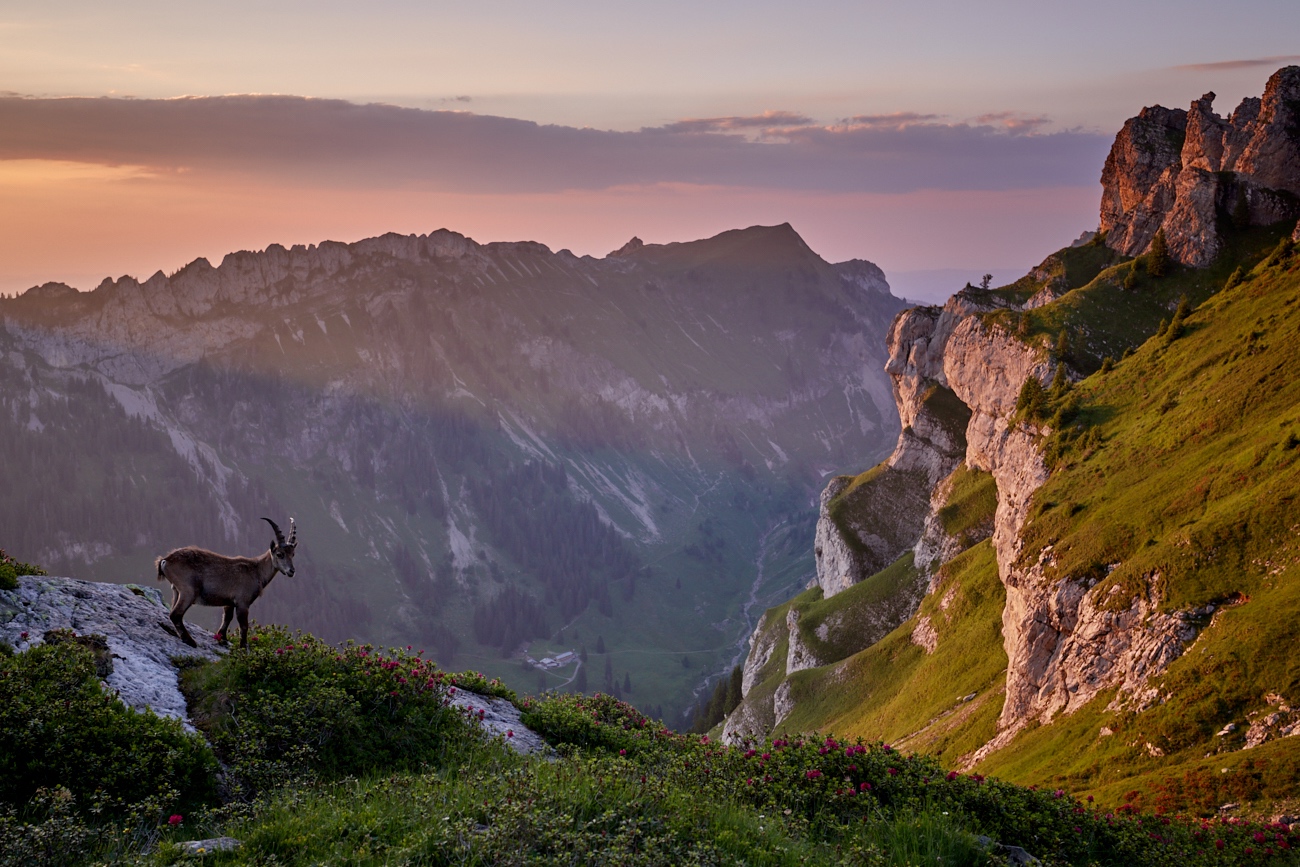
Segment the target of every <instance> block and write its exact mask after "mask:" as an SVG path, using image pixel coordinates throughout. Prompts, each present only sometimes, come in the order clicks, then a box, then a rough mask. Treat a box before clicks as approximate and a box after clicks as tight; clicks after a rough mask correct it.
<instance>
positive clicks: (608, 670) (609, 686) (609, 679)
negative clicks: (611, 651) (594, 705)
mask: <svg viewBox="0 0 1300 867" xmlns="http://www.w3.org/2000/svg"><path fill="white" fill-rule="evenodd" d="M613 689H614V665H613V663H611V662H610V661H609V657H608V656H607V657H605V691H606V692H612V691H613Z"/></svg>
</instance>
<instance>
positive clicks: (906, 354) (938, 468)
mask: <svg viewBox="0 0 1300 867" xmlns="http://www.w3.org/2000/svg"><path fill="white" fill-rule="evenodd" d="M971 309H974V306H973V304H972V301H971V300H970V299H965V298H961V297H960V296H954V299H953V300H950V301H949V302H948V304H947V305H945V306H944V307H943V308H938V307H917V308H913V309H911V310H906V311H904V312H903V313H900V314H899V315H898V316H897V317H896V318H895V319H894V322H893V325H891V326H890V329H889V337H888V344H887V348H888V351H889V360H888V361H887V362H886V364H885V372H886V373H888V374H889V377H890V380H891V383H892V386H893V391H894V400H895V402H896V403H897V405H898V411H899V416H900V421H901V422H902V431H901V432H900V433H899V435H898V442H897V443H896V444H895V446H894V451H893V452H892V453H891V454H890V456H889V458H888V459H887V460H886V461H885V462H884V463H882V464H880V465H879V466H878V467H876V468H874V469H872V470H870V471H868V472H867V473H864V474H863V475H861V476H858V477H856V478H854V477H849V476H841V477H839V478H836V479H833V480H832V481H831V483H830V484H829V485H827V487H826V489H825V490H824V491H822V497H821V512H820V515H819V519H818V522H817V534H816V539H815V543H814V553H815V555H816V559H817V583H818V584H819V585H820V586H821V588H822V592H823V593H824V594H825V595H826V596H828V597H829V596H834V595H835V594H836V593H839V592H841V591H843V590H845V589H847V588H848V587H851V586H853V585H854V584H857V583H858V582H860V581H862V580H864V579H865V578H868V577H870V576H871V575H873V574H875V573H876V572H879V571H880V570H881V569H883V568H885V567H886V566H888V565H889V564H890V563H892V562H894V561H895V560H897V559H898V558H899V557H900V556H901V555H902V554H903V553H904V552H906V551H907V550H908V549H909V548H912V547H913V546H914V545H915V544H916V542H917V539H918V538H919V537H920V536H921V534H922V531H923V529H924V526H925V520H926V516H927V515H928V514H929V513H930V491H931V490H932V489H933V488H934V486H935V485H936V484H938V483H939V481H940V480H942V479H943V478H945V477H946V476H947V475H948V474H949V473H951V472H952V471H953V469H954V468H955V467H956V466H957V464H958V463H959V462H960V461H961V459H962V457H963V456H964V453H965V450H966V440H965V429H966V426H967V423H968V421H969V418H970V415H969V411H968V410H967V408H966V406H965V405H963V404H962V402H961V401H959V400H958V399H957V398H956V397H955V396H954V395H953V393H952V391H951V390H950V389H949V388H948V387H947V384H946V382H945V378H944V371H943V347H944V345H945V343H946V342H947V340H948V338H949V336H950V335H951V334H952V332H953V330H954V328H956V326H957V324H958V322H959V321H960V320H961V319H962V317H963V316H964V315H965V314H966V313H968V312H970V310H971Z"/></svg>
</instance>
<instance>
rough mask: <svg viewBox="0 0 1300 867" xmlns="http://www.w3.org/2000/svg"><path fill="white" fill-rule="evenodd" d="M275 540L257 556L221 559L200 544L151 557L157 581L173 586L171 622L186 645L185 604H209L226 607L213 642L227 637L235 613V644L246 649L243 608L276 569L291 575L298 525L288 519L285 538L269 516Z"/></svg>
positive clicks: (190, 641) (190, 642)
mask: <svg viewBox="0 0 1300 867" xmlns="http://www.w3.org/2000/svg"><path fill="white" fill-rule="evenodd" d="M262 520H263V521H266V523H268V524H270V525H271V529H272V530H273V531H274V532H275V538H274V539H273V540H272V541H271V547H270V549H269V550H268V551H267V552H266V553H265V554H263V555H262V556H261V557H226V556H223V555H221V554H214V553H213V552H211V551H206V550H204V549H203V548H194V547H189V548H177V549H176V550H175V551H172V552H171V553H169V554H166V555H164V556H162V557H159V558H158V560H157V561H156V565H157V568H158V580H159V581H162V580H164V579H166V580H167V582H168V583H169V584H171V585H172V607H171V621H172V625H174V626H175V627H176V634H177V635H179V636H180V639H181V640H182V641H184V642H185V643H186V644H188V645H189V646H190V647H196V646H197V645H196V644H195V643H194V638H193V636H191V635H190V631H189V630H188V629H186V628H185V612H186V611H189V610H190V607H191V606H193V605H195V604H198V605H212V606H220V607H222V608H225V609H226V610H225V615H224V616H223V617H222V618H221V629H220V630H218V631H217V641H225V640H226V630H227V629H229V628H230V621H231V619H232V618H233V617H235V615H239V646H240V647H248V608H249V606H250V605H252V604H253V602H254V601H255V600H256V599H257V597H259V596H261V595H262V591H263V590H265V589H266V585H268V584H270V583H271V579H272V578H274V577H275V575H276V573H277V572H283V573H284V574H286V575H288V576H289V577H293V552H294V549H295V548H296V547H297V545H298V528H297V527H296V526H295V525H294V523H293V518H290V519H289V538H288V539H285V538H284V534H283V533H281V532H280V528H279V527H277V526H276V525H275V522H274V521H272V520H271V519H270V518H263V519H262Z"/></svg>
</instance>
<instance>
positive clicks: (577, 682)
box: [573, 665, 587, 692]
mask: <svg viewBox="0 0 1300 867" xmlns="http://www.w3.org/2000/svg"><path fill="white" fill-rule="evenodd" d="M573 688H574V689H575V690H576V691H577V692H586V691H587V666H585V665H584V666H582V668H579V669H578V676H577V677H576V678H574V681H573Z"/></svg>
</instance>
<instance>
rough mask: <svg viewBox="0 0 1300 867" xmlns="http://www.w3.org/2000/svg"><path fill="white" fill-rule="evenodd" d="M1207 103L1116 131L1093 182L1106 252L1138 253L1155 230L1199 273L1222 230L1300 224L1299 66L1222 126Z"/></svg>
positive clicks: (1280, 74) (1144, 116)
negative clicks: (1098, 180) (1097, 183)
mask: <svg viewBox="0 0 1300 867" xmlns="http://www.w3.org/2000/svg"><path fill="white" fill-rule="evenodd" d="M1214 97H1215V95H1214V94H1213V93H1207V94H1205V95H1204V96H1202V97H1201V98H1200V99H1198V100H1195V101H1194V102H1193V103H1192V104H1191V107H1190V108H1189V109H1188V110H1187V111H1183V110H1182V109H1167V108H1164V107H1162V106H1158V105H1157V106H1152V107H1149V108H1144V109H1142V112H1141V113H1140V114H1139V115H1138V116H1137V117H1134V118H1130V119H1129V120H1128V121H1127V122H1126V123H1125V124H1124V128H1123V130H1121V131H1120V133H1119V135H1118V136H1116V138H1115V144H1114V146H1113V147H1112V148H1111V152H1110V156H1109V157H1107V159H1106V166H1105V168H1104V169H1103V171H1102V176H1101V183H1102V187H1103V193H1102V200H1101V231H1102V232H1104V233H1105V238H1106V243H1107V244H1108V245H1109V246H1110V247H1111V248H1112V249H1114V250H1117V251H1119V252H1121V253H1123V254H1124V255H1127V256H1138V255H1141V254H1142V253H1145V252H1146V251H1147V249H1148V248H1149V247H1150V245H1151V242H1152V239H1154V238H1155V235H1156V232H1157V231H1159V230H1161V229H1163V230H1164V234H1165V237H1166V239H1167V240H1168V246H1169V254H1170V256H1171V257H1172V258H1173V259H1174V260H1175V261H1177V262H1180V263H1182V264H1184V265H1191V266H1195V267H1204V266H1205V265H1208V264H1209V263H1210V262H1212V261H1213V260H1214V258H1215V257H1216V256H1218V255H1219V253H1220V252H1222V249H1223V225H1224V224H1230V225H1234V226H1236V227H1237V228H1241V227H1243V226H1247V225H1250V226H1267V225H1271V224H1273V223H1277V222H1279V221H1285V220H1294V219H1296V218H1297V217H1300V66H1288V67H1285V68H1283V69H1280V70H1278V71H1277V72H1276V73H1274V74H1273V76H1272V77H1271V78H1270V79H1269V80H1268V84H1267V85H1266V86H1265V88H1264V95H1263V97H1262V98H1255V97H1248V98H1246V99H1244V100H1242V102H1241V104H1240V105H1239V106H1237V108H1236V110H1235V111H1233V112H1232V114H1231V115H1230V116H1229V117H1228V118H1227V119H1226V120H1225V119H1224V118H1222V117H1220V116H1219V115H1218V114H1216V113H1215V112H1214V111H1213V109H1212V105H1213V103H1214Z"/></svg>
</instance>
